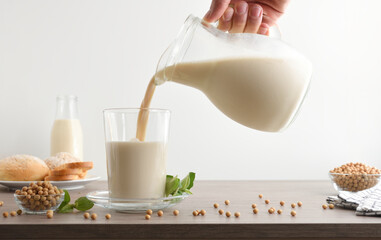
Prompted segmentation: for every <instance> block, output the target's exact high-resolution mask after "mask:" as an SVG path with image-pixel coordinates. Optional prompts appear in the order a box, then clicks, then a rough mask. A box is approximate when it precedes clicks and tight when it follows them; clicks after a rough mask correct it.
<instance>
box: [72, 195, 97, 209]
mask: <svg viewBox="0 0 381 240" xmlns="http://www.w3.org/2000/svg"><path fill="white" fill-rule="evenodd" d="M93 206H94V203H93V202H92V201H90V200H89V199H88V198H87V197H80V198H78V199H77V200H76V201H75V202H74V207H75V208H76V209H77V210H79V211H87V210H89V209H91V208H92V207H93Z"/></svg>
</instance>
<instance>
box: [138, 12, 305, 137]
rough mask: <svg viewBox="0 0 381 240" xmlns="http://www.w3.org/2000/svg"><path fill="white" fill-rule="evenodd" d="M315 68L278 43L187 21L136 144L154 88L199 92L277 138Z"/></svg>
mask: <svg viewBox="0 0 381 240" xmlns="http://www.w3.org/2000/svg"><path fill="white" fill-rule="evenodd" d="M311 75H312V66H311V64H310V62H309V61H308V60H307V59H306V58H305V57H304V56H302V55H301V54H300V53H298V52H297V51H296V50H294V49H293V48H291V47H290V46H288V45H287V44H285V43H284V42H282V41H281V40H279V39H275V38H271V37H267V36H263V35H258V34H248V33H243V34H229V33H225V32H222V31H220V30H218V29H217V28H215V27H214V26H212V25H210V24H208V23H205V22H203V21H202V20H201V19H199V18H196V17H193V16H189V17H188V19H187V20H186V21H185V23H184V25H183V27H182V29H181V31H180V33H179V34H178V36H177V38H176V39H175V41H174V42H173V43H172V44H171V45H170V46H169V48H168V49H167V50H166V51H165V52H164V53H163V55H162V57H161V59H160V61H159V63H158V66H157V71H156V74H155V75H154V77H153V78H152V79H151V81H150V83H149V86H148V88H147V91H146V95H145V98H144V100H143V102H142V105H141V108H142V110H141V114H140V115H139V119H138V130H137V138H138V139H140V140H142V141H143V140H144V136H145V126H146V122H147V120H148V114H147V113H145V111H144V108H148V107H149V103H150V101H151V99H152V95H153V93H154V90H155V86H156V85H160V84H163V83H164V82H166V81H172V82H177V83H180V84H184V85H187V86H190V87H194V88H197V89H199V90H201V91H202V92H203V93H205V95H206V96H207V97H208V98H209V99H210V100H211V101H212V103H213V104H214V105H215V106H216V107H217V108H218V109H219V110H221V111H222V112H223V113H224V114H225V115H226V116H228V117H230V118H231V119H233V120H235V121H236V122H238V123H240V124H242V125H245V126H247V127H250V128H253V129H257V130H260V131H265V132H278V131H281V130H283V129H285V128H286V127H287V126H289V125H290V123H291V122H292V121H293V119H294V118H295V116H296V115H297V112H298V110H299V108H300V106H301V105H302V102H303V100H304V97H305V96H306V93H307V91H308V88H309V85H310V79H311Z"/></svg>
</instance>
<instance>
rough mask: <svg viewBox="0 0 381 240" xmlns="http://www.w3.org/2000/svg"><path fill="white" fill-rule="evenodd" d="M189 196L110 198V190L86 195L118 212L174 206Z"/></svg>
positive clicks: (101, 205) (96, 202) (96, 203)
mask: <svg viewBox="0 0 381 240" xmlns="http://www.w3.org/2000/svg"><path fill="white" fill-rule="evenodd" d="M188 196H189V194H186V193H184V194H182V195H179V196H169V197H163V198H140V199H122V198H110V197H109V193H108V191H95V192H90V193H88V194H87V195H86V197H87V198H88V199H89V200H90V201H92V202H94V204H95V205H98V206H100V207H104V208H108V209H112V210H116V211H118V212H127V213H134V212H143V211H146V210H147V209H151V210H152V211H157V210H161V209H164V208H169V207H173V206H175V205H176V204H178V203H180V202H181V201H182V200H183V199H185V198H186V197H188Z"/></svg>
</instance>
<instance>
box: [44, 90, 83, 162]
mask: <svg viewBox="0 0 381 240" xmlns="http://www.w3.org/2000/svg"><path fill="white" fill-rule="evenodd" d="M77 101H78V99H77V97H76V96H73V95H67V96H58V97H57V112H56V119H55V121H54V124H53V127H52V132H51V139H50V144H51V145H50V154H51V156H54V155H56V154H57V153H59V152H68V153H71V154H73V155H74V156H76V157H77V158H79V159H80V160H81V161H83V135H82V127H81V123H80V121H79V118H78V106H77Z"/></svg>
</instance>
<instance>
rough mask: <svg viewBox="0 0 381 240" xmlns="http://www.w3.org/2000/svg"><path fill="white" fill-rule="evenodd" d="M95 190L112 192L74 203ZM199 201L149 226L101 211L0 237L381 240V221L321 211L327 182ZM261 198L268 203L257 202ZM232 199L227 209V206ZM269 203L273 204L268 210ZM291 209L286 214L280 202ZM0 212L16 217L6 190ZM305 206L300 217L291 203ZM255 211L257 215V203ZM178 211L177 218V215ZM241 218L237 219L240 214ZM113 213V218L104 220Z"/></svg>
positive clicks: (233, 185) (203, 193)
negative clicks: (202, 212)
mask: <svg viewBox="0 0 381 240" xmlns="http://www.w3.org/2000/svg"><path fill="white" fill-rule="evenodd" d="M95 190H107V184H106V182H104V181H101V182H96V183H92V184H90V185H88V186H87V187H86V188H84V189H81V190H72V191H70V194H71V196H72V201H73V200H74V199H76V198H77V197H80V196H84V195H86V194H87V193H88V192H91V191H95ZM193 193H194V194H193V195H192V196H190V197H189V198H188V199H186V200H184V201H183V202H182V203H180V204H179V205H177V206H176V207H174V208H172V209H165V210H164V216H163V217H158V216H157V215H156V214H153V215H152V217H151V219H150V220H148V221H147V220H145V219H144V216H145V214H144V213H138V214H126V213H118V212H114V211H110V210H107V209H103V208H101V207H98V206H95V207H94V208H93V209H92V210H91V211H89V212H90V213H92V212H95V213H97V214H98V219H97V220H89V219H84V218H83V213H81V212H78V213H68V214H55V215H54V218H53V219H47V218H46V216H45V215H26V214H23V215H21V216H15V217H11V216H9V217H8V218H3V217H2V216H1V217H0V237H1V238H3V239H17V238H19V239H268V240H269V239H310V240H312V239H343V238H346V239H377V238H380V239H381V218H379V217H364V216H356V215H355V212H354V211H351V210H344V209H339V208H335V209H333V210H330V209H327V210H323V209H322V207H321V206H322V204H325V199H326V196H328V195H334V194H335V191H334V189H333V187H332V185H331V183H330V182H328V181H197V182H196V183H195V187H194V189H193ZM259 194H263V198H262V199H260V198H259V197H258V195H259ZM226 199H228V200H230V204H229V205H228V206H226V205H225V204H224V201H225V200H226ZM265 199H268V200H270V204H265ZM281 200H283V201H285V202H286V204H285V206H283V207H281V206H280V204H279V202H280V201H281ZM0 201H4V205H3V206H2V207H0V211H1V213H3V212H5V211H8V212H10V211H12V210H17V207H16V203H15V201H14V200H13V194H12V192H10V191H8V190H7V188H5V187H1V188H0ZM298 201H301V202H302V203H303V206H302V207H296V208H295V209H294V210H295V211H296V213H297V215H296V216H295V217H292V216H291V215H290V212H291V210H292V208H291V206H290V205H291V203H296V202H298ZM214 203H218V204H219V205H220V207H219V209H223V210H225V211H230V212H231V213H232V215H233V216H232V217H230V218H227V217H226V216H225V215H224V216H221V215H219V214H218V212H217V211H218V210H217V209H215V208H214V207H213V204H214ZM252 203H255V204H257V208H258V209H259V213H258V214H253V212H252V208H251V204H252ZM270 207H274V208H275V209H282V210H283V213H282V214H280V215H279V214H269V213H268V212H267V210H268V209H269V208H270ZM174 209H178V210H179V211H180V214H179V216H174V215H173V214H172V211H173V210H174ZM196 209H199V210H200V209H205V210H206V211H207V213H206V215H205V216H201V215H200V216H197V217H194V216H193V215H192V211H193V210H196ZM235 212H240V214H241V215H240V217H239V218H235V217H234V213H235ZM107 213H110V214H111V215H112V218H111V219H110V220H106V219H105V217H104V216H105V215H106V214H107Z"/></svg>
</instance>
